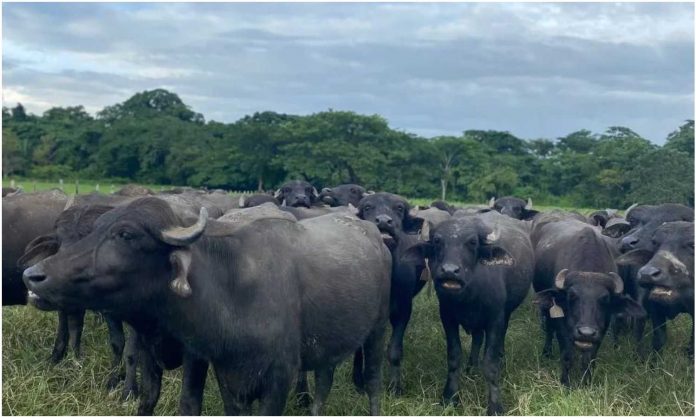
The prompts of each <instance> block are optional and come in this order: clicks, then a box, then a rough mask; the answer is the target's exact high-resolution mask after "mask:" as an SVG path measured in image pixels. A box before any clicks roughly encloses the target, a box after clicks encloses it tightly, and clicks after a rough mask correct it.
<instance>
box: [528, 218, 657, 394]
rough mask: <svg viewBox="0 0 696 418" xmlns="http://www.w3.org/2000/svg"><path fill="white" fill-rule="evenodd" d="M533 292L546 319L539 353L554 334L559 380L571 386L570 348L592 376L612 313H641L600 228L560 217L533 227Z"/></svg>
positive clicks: (587, 378)
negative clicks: (579, 353)
mask: <svg viewBox="0 0 696 418" xmlns="http://www.w3.org/2000/svg"><path fill="white" fill-rule="evenodd" d="M534 232H535V236H536V237H538V241H537V243H536V245H535V255H536V262H535V268H534V290H535V291H536V292H537V295H536V300H535V301H536V303H538V304H539V306H540V309H541V315H542V320H543V321H544V323H545V327H544V328H545V330H546V340H545V343H544V350H543V353H544V355H546V356H549V355H550V354H551V349H552V342H553V335H554V333H555V334H556V338H557V340H558V345H559V347H560V350H561V364H562V373H561V383H563V384H564V385H566V386H568V385H570V379H569V372H570V369H571V366H572V362H573V346H575V348H576V349H577V350H579V351H580V352H581V353H582V362H583V365H582V367H583V370H584V371H585V374H584V375H583V380H584V381H585V382H589V381H590V379H591V369H590V365H591V364H593V363H592V361H593V360H594V359H595V358H596V355H597V350H598V349H599V346H600V345H601V343H602V339H603V338H604V334H605V332H606V330H607V327H608V325H609V322H610V320H611V317H612V315H613V314H615V313H619V312H622V313H625V314H626V315H630V316H642V315H644V312H643V309H642V308H641V307H640V305H639V304H638V303H636V302H635V301H634V300H633V299H631V298H630V297H628V296H626V295H624V294H623V287H624V286H623V281H622V279H621V278H620V277H619V275H618V274H617V270H616V264H615V262H614V257H613V254H612V249H611V247H610V245H609V244H608V242H607V241H606V240H605V239H604V238H603V237H602V235H601V234H600V231H599V228H597V227H594V226H591V225H589V224H587V223H584V222H581V221H578V220H575V219H565V220H559V221H557V222H548V223H544V224H542V225H540V226H538V228H536V229H535V231H534Z"/></svg>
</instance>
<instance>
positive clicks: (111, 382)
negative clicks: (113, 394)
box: [106, 371, 124, 391]
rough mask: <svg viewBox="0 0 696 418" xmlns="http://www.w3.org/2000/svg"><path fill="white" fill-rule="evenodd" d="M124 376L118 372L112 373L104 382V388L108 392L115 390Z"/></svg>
mask: <svg viewBox="0 0 696 418" xmlns="http://www.w3.org/2000/svg"><path fill="white" fill-rule="evenodd" d="M123 378H124V376H123V375H122V374H120V373H119V372H118V371H115V372H112V373H111V374H110V376H109V379H108V380H107V381H106V388H107V389H108V390H109V391H112V390H114V389H116V387H117V386H118V384H119V383H121V381H122V380H123Z"/></svg>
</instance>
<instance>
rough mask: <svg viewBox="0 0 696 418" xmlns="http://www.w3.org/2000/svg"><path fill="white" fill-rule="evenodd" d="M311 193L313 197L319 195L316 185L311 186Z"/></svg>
mask: <svg viewBox="0 0 696 418" xmlns="http://www.w3.org/2000/svg"><path fill="white" fill-rule="evenodd" d="M312 193H313V194H314V197H319V192H317V188H316V187H312Z"/></svg>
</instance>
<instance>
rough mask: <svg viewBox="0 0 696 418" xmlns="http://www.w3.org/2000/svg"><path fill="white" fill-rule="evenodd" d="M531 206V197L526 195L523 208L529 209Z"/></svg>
mask: <svg viewBox="0 0 696 418" xmlns="http://www.w3.org/2000/svg"><path fill="white" fill-rule="evenodd" d="M531 208H532V198H531V197H528V198H527V204H526V205H525V209H531Z"/></svg>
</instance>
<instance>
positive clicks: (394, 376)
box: [356, 193, 426, 395]
mask: <svg viewBox="0 0 696 418" xmlns="http://www.w3.org/2000/svg"><path fill="white" fill-rule="evenodd" d="M410 210H411V207H410V205H409V204H408V202H407V201H406V200H405V199H404V198H402V197H400V196H397V195H395V194H391V193H375V194H373V195H368V196H365V197H364V198H363V199H362V200H361V201H360V204H359V205H358V217H359V218H361V219H364V220H366V221H369V222H373V223H374V224H375V225H377V228H378V229H379V231H380V233H381V234H382V239H383V241H384V243H385V244H386V245H387V247H388V248H389V250H390V251H391V254H392V268H391V301H390V312H389V321H390V322H391V327H392V335H391V340H390V341H389V350H388V353H389V354H388V356H389V389H390V390H391V391H392V392H394V393H395V394H397V395H400V394H402V393H403V390H404V388H403V384H402V381H401V362H402V359H403V346H404V333H405V332H406V327H407V326H408V322H409V320H410V319H411V312H412V310H413V298H414V297H415V296H416V295H417V294H418V292H420V291H421V289H422V288H423V286H424V285H425V283H426V282H425V281H423V280H420V274H421V271H422V267H421V268H420V269H418V268H417V265H416V264H415V263H413V262H411V261H409V260H404V259H402V256H403V254H404V253H405V252H406V250H408V249H409V248H410V247H411V246H413V245H414V244H416V243H417V242H418V235H417V234H418V232H419V231H420V229H421V227H422V226H423V219H422V218H416V217H414V216H412V215H411V214H410V213H409V212H410ZM358 361H359V358H356V362H358Z"/></svg>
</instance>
